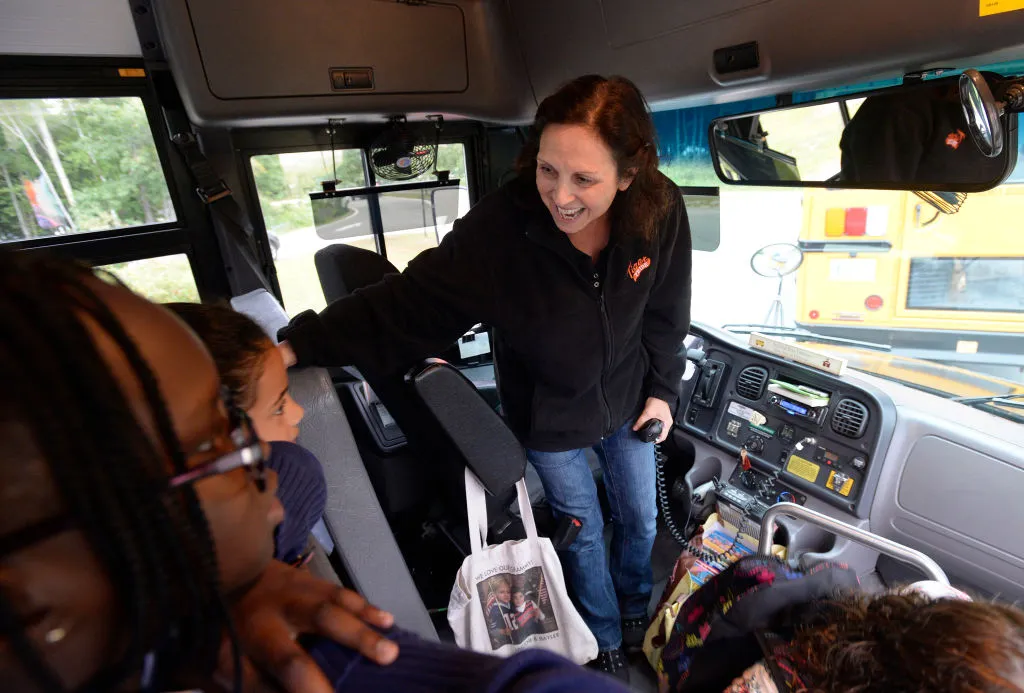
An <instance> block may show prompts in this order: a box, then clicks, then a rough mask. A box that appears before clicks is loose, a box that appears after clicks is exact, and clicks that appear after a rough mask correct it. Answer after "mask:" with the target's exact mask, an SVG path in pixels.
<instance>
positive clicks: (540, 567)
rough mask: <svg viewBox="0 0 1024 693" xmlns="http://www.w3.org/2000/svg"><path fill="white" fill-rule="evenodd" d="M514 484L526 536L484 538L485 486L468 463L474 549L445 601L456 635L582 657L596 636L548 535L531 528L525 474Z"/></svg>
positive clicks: (479, 644) (509, 650)
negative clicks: (493, 541) (495, 541)
mask: <svg viewBox="0 0 1024 693" xmlns="http://www.w3.org/2000/svg"><path fill="white" fill-rule="evenodd" d="M516 489H517V490H518V492H519V512H520V516H521V517H522V520H523V525H524V526H525V528H526V539H522V540H520V541H506V542H505V543H504V544H499V545H497V546H487V545H486V542H487V506H486V503H485V500H484V499H485V496H484V494H485V491H484V487H483V486H482V485H481V484H480V481H479V480H477V478H476V476H475V475H474V474H473V473H472V472H471V471H469V469H467V470H466V507H467V510H468V513H469V539H470V545H471V546H472V549H473V552H472V553H471V554H470V555H469V556H466V560H464V561H463V562H462V567H461V568H460V569H459V574H458V576H457V577H456V579H455V586H454V587H453V588H452V595H451V599H450V600H449V602H448V623H449V624H450V625H451V627H452V630H453V631H454V632H455V642H456V643H457V644H458V645H459V647H463V648H467V649H470V650H476V651H477V652H486V653H488V654H494V655H498V656H501V657H507V656H509V655H512V654H515V653H516V652H520V651H522V650H525V649H529V648H540V649H544V650H550V651H551V652H555V653H557V654H560V655H562V656H563V657H566V658H568V659H571V660H572V661H574V662H576V663H577V664H585V663H587V662H589V661H591V660H592V659H595V658H596V657H597V640H595V639H594V635H593V633H591V632H590V629H589V628H587V625H586V624H585V623H584V622H583V618H582V617H581V616H580V614H579V612H578V611H576V607H574V606H573V604H572V602H570V601H569V595H568V594H567V593H566V590H565V578H564V577H563V576H562V566H561V564H560V563H559V561H558V554H556V553H555V547H554V546H552V544H551V540H550V539H548V538H547V537H538V536H537V525H536V524H535V523H534V521H533V509H532V508H531V507H530V497H529V494H528V493H527V491H526V480H525V479H520V481H519V482H518V483H517V484H516Z"/></svg>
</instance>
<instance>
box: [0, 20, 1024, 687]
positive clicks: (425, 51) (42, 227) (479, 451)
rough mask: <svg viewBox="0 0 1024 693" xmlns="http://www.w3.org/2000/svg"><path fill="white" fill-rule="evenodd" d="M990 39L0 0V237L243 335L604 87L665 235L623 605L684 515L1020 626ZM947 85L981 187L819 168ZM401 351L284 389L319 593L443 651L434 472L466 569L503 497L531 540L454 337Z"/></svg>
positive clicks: (496, 178)
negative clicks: (684, 320) (657, 416)
mask: <svg viewBox="0 0 1024 693" xmlns="http://www.w3.org/2000/svg"><path fill="white" fill-rule="evenodd" d="M1022 30H1024V3H1021V2H1019V1H1017V0H979V1H978V2H975V1H974V0H904V1H903V2H899V3H892V2H882V1H881V0H863V1H862V2H860V3H822V2H814V1H813V0H719V1H718V2H714V3H709V2H672V1H670V0H559V1H558V2H551V1H550V0H445V1H444V2H440V1H434V0H394V1H392V0H306V1H305V2H301V3H280V2H272V1H271V0H244V1H243V0H219V1H218V2H197V1H196V0H88V1H87V2H82V1H81V0H78V1H77V2H71V1H70V0H6V2H4V3H3V4H2V6H0V139H2V141H3V147H0V244H2V247H3V248H4V249H7V250H18V251H20V252H27V253H56V254H60V255H65V256H69V257H73V258H77V259H80V260H85V261H87V262H88V263H90V264H92V265H94V266H96V267H104V268H107V269H109V270H110V271H112V272H113V273H114V274H116V275H117V276H118V277H120V278H121V279H122V280H123V281H124V282H125V283H126V284H128V285H129V286H130V287H131V288H133V289H134V290H136V291H137V292H139V293H141V294H142V295H145V296H147V297H148V298H151V299H152V300H154V301H158V302H165V301H230V302H231V305H232V306H233V307H235V309H237V310H240V311H242V312H245V313H247V314H248V315H250V316H252V317H254V318H255V319H256V320H257V321H259V322H260V324H261V325H263V326H264V327H265V328H266V329H267V331H268V333H270V334H276V330H277V328H278V327H281V326H283V325H284V324H286V323H287V321H288V319H289V318H290V317H292V316H295V315H297V314H298V313H300V312H302V311H304V310H307V309H313V310H320V309H323V308H324V307H325V306H326V305H327V304H328V303H329V302H330V301H331V300H334V299H336V298H339V297H342V296H345V295H347V294H349V293H351V292H352V291H355V290H356V289H358V288H359V287H361V286H365V285H367V284H370V283H373V282H375V281H377V280H378V279H380V278H381V277H382V276H384V275H385V274H387V273H389V272H394V271H401V270H402V269H403V268H404V267H405V265H406V263H408V261H409V260H410V259H412V258H413V257H414V256H416V255H417V254H418V253H420V252H422V251H424V250H427V249H429V248H432V247H435V246H437V245H438V243H439V242H440V241H441V239H442V238H443V236H444V234H445V233H447V232H448V231H450V230H451V228H452V224H453V223H454V222H455V220H456V219H457V218H458V217H459V216H460V215H462V214H464V213H465V212H466V211H467V210H468V209H470V208H471V206H472V205H473V204H474V203H476V202H477V201H478V200H480V199H481V198H482V197H483V196H485V195H487V194H488V193H490V192H492V191H494V190H496V189H497V188H498V187H500V186H501V185H502V184H503V183H505V182H506V181H507V180H509V178H510V176H512V175H513V162H514V160H515V157H516V154H517V153H518V151H519V148H520V146H521V144H522V143H523V141H524V137H525V132H526V128H527V127H529V125H530V123H531V120H532V117H533V114H534V111H535V110H536V108H537V106H538V103H539V102H540V100H542V99H543V98H544V97H545V96H546V95H547V94H550V93H552V92H553V91H554V90H555V89H557V87H558V86H559V85H560V84H562V83H564V82H565V81H567V80H569V79H571V78H573V77H576V76H578V75H582V74H588V73H601V74H609V75H610V74H621V75H624V76H626V77H628V78H630V79H631V80H633V81H634V82H635V83H636V84H637V85H638V86H639V87H640V89H641V90H642V91H643V93H644V95H645V96H646V98H647V99H648V101H649V104H650V106H651V110H652V112H653V116H654V121H655V124H656V125H657V128H658V139H659V141H658V147H659V155H660V160H661V168H662V171H663V172H664V173H665V174H666V175H668V176H669V178H671V179H672V180H673V182H675V183H676V184H677V185H678V186H679V188H680V194H681V195H683V196H684V199H685V200H686V203H687V208H688V210H689V215H690V219H691V226H692V233H693V244H694V255H693V299H692V318H693V320H692V326H691V329H690V335H689V336H688V338H687V340H686V343H685V345H683V347H682V349H683V350H684V351H685V354H686V356H687V359H688V366H687V372H686V375H685V376H684V378H683V381H682V382H680V383H679V387H680V395H681V399H680V405H679V407H678V410H677V411H676V412H675V426H674V427H673V429H672V431H671V433H670V435H669V438H668V440H667V441H666V442H665V443H664V444H662V445H661V446H660V451H659V514H660V527H661V531H660V532H659V537H658V540H657V542H656V545H655V551H654V556H653V562H654V567H655V578H656V580H657V581H658V582H657V584H656V586H655V596H658V595H660V591H661V589H662V587H663V586H664V583H665V581H666V580H667V578H668V576H669V571H670V570H671V568H672V565H673V563H674V561H675V559H676V558H677V556H678V555H679V553H680V551H681V550H682V549H681V546H680V543H679V542H680V541H682V540H685V539H687V538H688V537H689V536H691V535H692V533H693V532H694V531H695V530H696V529H697V527H698V526H699V524H700V522H702V521H703V520H704V519H705V518H707V516H708V515H709V514H710V513H711V512H712V510H713V509H714V508H717V510H718V513H719V516H720V517H721V518H722V519H723V520H728V521H730V522H732V523H734V524H735V525H736V526H738V527H739V528H740V529H741V530H742V531H743V532H745V533H746V534H747V535H748V536H750V537H752V538H753V541H754V543H755V544H756V542H757V540H758V539H761V540H762V541H768V542H769V543H771V542H774V543H775V544H780V545H783V546H785V547H786V552H787V560H789V561H791V562H793V563H794V564H799V565H803V566H809V565H813V564H814V563H815V562H819V561H823V560H835V561H841V562H844V563H846V564H849V565H851V566H853V567H855V568H856V569H857V571H858V573H859V574H860V575H861V577H862V581H863V582H864V584H865V585H867V586H873V587H877V588H879V589H880V588H882V587H884V586H886V585H891V584H896V583H900V582H904V581H907V580H914V579H921V577H922V576H927V577H933V576H935V575H940V576H943V577H948V580H949V581H950V582H951V583H952V584H954V585H955V586H957V587H960V588H963V589H966V590H969V591H970V592H972V593H974V594H979V595H984V596H985V597H986V598H993V599H998V600H1004V601H1007V602H1017V601H1019V600H1021V599H1024V532H1022V531H1020V530H1021V527H1022V526H1024V511H1022V510H1021V504H1020V499H1021V497H1024V411H1022V409H1024V404H1022V402H1024V399H1022V396H1024V341H1022V340H1024V236H1021V235H1020V234H1019V232H1015V231H1013V229H1014V228H1017V226H1016V222H1013V219H1014V218H1016V215H1017V214H1024V195H1022V192H1024V187H1021V186H1022V185H1024V184H1022V183H1021V182H1020V181H1022V180H1024V174H1022V173H1021V172H1020V171H1017V170H1016V166H1017V165H1018V161H1017V160H1018V157H1017V152H1018V150H1019V148H1020V147H1021V143H1022V142H1024V140H1021V139H1020V136H1019V134H1018V130H1017V120H1016V118H1017V116H1016V113H1015V112H1014V110H1015V108H1016V109H1020V108H1021V107H1022V106H1024V103H1018V104H1017V105H1016V106H1014V105H1013V104H1014V103H1015V102H1014V101H1013V99H1014V98H1015V94H1016V93H1017V92H1016V91H1014V90H1015V89H1017V88H1018V87H1019V84H1018V83H1017V82H1015V81H1014V79H1015V78H1019V77H1020V76H1021V75H1022V74H1024V39H1022V38H1021V37H1022V36H1024V31H1022ZM965 71H968V72H965ZM971 71H976V72H971ZM961 75H968V77H971V78H972V79H973V76H974V75H979V76H980V79H981V80H982V82H985V81H986V79H987V84H988V85H990V86H991V87H992V89H993V90H994V91H995V92H996V97H998V98H996V97H992V98H988V97H987V96H986V98H987V99H988V100H986V101H985V102H984V103H982V102H979V103H980V104H981V105H980V106H979V109H981V110H979V113H981V116H985V115H986V113H987V114H988V115H992V114H993V113H994V117H995V120H994V121H992V123H995V125H997V126H998V127H997V129H998V132H997V133H994V134H993V133H989V134H991V135H992V137H993V138H994V139H990V140H989V144H993V145H999V148H1000V153H999V154H998V156H996V157H989V158H990V160H991V161H994V162H997V164H998V165H995V164H994V166H996V167H995V168H993V169H992V171H994V173H985V174H984V175H981V174H979V175H980V177H979V178H978V180H976V181H968V180H965V179H964V178H962V177H959V176H958V175H956V174H955V172H952V171H949V170H936V171H933V172H931V173H928V174H927V175H925V176H924V177H923V178H921V177H919V178H917V179H912V178H906V179H902V180H900V179H896V178H893V179H888V180H882V179H880V178H878V177H875V178H874V179H871V178H870V177H869V178H866V179H861V180H860V181H859V182H858V181H855V180H852V179H848V178H844V176H843V175H841V173H842V172H841V171H840V168H839V165H840V146H839V137H840V136H841V135H842V133H843V132H844V129H845V128H847V126H849V125H850V123H852V122H854V121H853V119H854V118H855V116H856V110H857V109H858V108H862V107H863V104H864V103H866V101H865V100H864V99H865V98H867V97H870V96H871V95H873V94H878V93H883V94H898V95H903V94H906V93H909V90H912V89H922V88H924V87H931V88H934V89H937V90H938V89H940V88H944V85H947V86H948V85H960V84H964V83H965V82H964V80H965V79H966V78H962V77H961ZM1014 85H1016V86H1014ZM950 88H953V87H952V86H951V87H950ZM879 90H882V91H881V92H880V91H879ZM996 101H998V103H996ZM993 104H995V106H994V107H995V108H996V111H992V112H985V111H984V107H986V106H992V105H993ZM801 107H806V108H801ZM959 107H960V106H959V105H958V108H959ZM787 118H789V120H788V121H787V120H786V119H787ZM990 124H991V123H990ZM981 125H984V123H981V124H980V125H979V127H980V126H981ZM952 134H955V133H951V135H952ZM974 136H975V133H974V132H972V133H968V134H965V133H961V134H960V136H959V139H956V144H957V145H960V143H961V141H966V142H967V143H968V145H969V143H970V142H971V139H970V138H973V137H974ZM968 145H963V146H968ZM979 146H981V145H980V144H979ZM730 147H731V148H733V149H730ZM952 148H954V149H955V148H956V147H952ZM730 152H732V154H730ZM736 152H740V153H739V154H737V153H736ZM744 152H745V154H744ZM766 152H767V154H766ZM754 155H756V156H757V157H761V159H760V160H759V162H754V163H750V164H749V166H747V165H746V164H744V163H743V162H744V161H747V159H745V158H744V157H748V158H749V156H754ZM737 162H739V163H737ZM748 163H749V162H748ZM766 163H767V165H763V164H766ZM1020 165H1024V164H1020ZM842 167H843V169H846V164H845V163H843V164H842ZM768 169H770V170H771V171H770V172H768ZM352 329H353V330H359V329H362V326H360V325H352ZM815 355H818V356H821V357H822V358H818V359H817V361H816V360H815V359H816V357H815ZM822 355H823V356H822ZM434 356H435V357H436V358H435V359H432V360H428V361H426V362H424V363H422V364H419V365H417V366H416V367H415V368H413V369H412V370H411V371H409V372H404V373H363V372H360V371H359V370H357V369H355V368H351V367H346V368H331V369H322V368H305V369H293V371H292V372H291V373H290V381H291V387H292V392H293V395H294V396H295V398H296V399H297V400H298V401H299V402H300V404H302V405H303V406H305V407H306V410H307V415H306V420H305V421H304V422H303V424H302V430H301V435H300V443H302V444H303V445H305V446H307V447H308V448H310V449H311V450H312V451H313V452H314V453H315V454H316V455H317V457H318V458H319V459H320V461H321V462H322V464H323V465H324V470H325V474H326V476H327V480H328V486H329V497H328V508H327V514H326V516H325V521H326V525H327V528H328V530H329V533H330V540H329V544H331V546H330V548H331V553H330V555H329V557H328V559H329V566H327V567H325V568H322V569H323V570H325V571H326V572H327V573H329V574H330V575H331V576H332V578H333V579H336V580H338V581H339V582H341V583H342V584H345V585H346V586H349V587H352V588H354V589H356V590H358V591H360V592H361V593H362V594H363V595H364V596H366V597H367V598H368V599H369V600H370V601H371V602H373V603H375V604H377V605H378V606H381V607H382V608H385V609H388V610H391V611H392V612H393V613H394V614H395V615H396V618H397V622H398V624H399V625H401V626H403V627H406V628H408V629H410V630H413V631H415V632H417V633H419V634H421V635H423V636H424V637H429V638H439V639H443V640H450V639H451V637H452V635H451V631H450V629H449V627H448V624H447V620H446V616H445V610H446V608H447V606H448V600H449V593H450V591H451V585H452V581H453V579H454V576H455V574H456V571H457V570H458V567H459V565H460V564H461V562H462V560H463V558H464V557H465V556H466V555H467V553H468V552H469V542H468V533H467V528H466V517H465V515H466V510H465V495H464V489H463V486H462V482H461V475H462V472H463V469H464V468H465V467H466V466H467V465H468V466H469V467H470V468H471V469H472V470H473V471H474V472H476V473H477V475H478V476H479V477H480V478H481V481H482V482H483V483H484V485H485V487H486V488H487V489H488V491H490V493H491V495H490V496H489V499H488V503H489V524H490V541H491V542H492V543H493V542H500V541H504V540H507V539H515V538H520V537H521V536H522V535H521V531H522V526H521V524H520V523H519V522H518V511H517V509H516V505H515V503H514V502H513V499H514V495H515V492H514V487H513V485H512V484H513V483H514V481H515V480H516V479H517V478H519V477H520V476H521V475H522V474H524V473H525V474H526V476H527V481H528V485H529V488H530V497H531V501H532V504H533V506H534V513H535V515H536V517H537V519H538V524H539V525H541V527H542V533H548V534H551V533H553V532H555V531H556V530H557V523H556V522H555V521H554V519H553V517H552V515H551V512H550V509H549V508H547V507H546V503H545V499H544V493H543V489H542V488H541V486H540V484H539V480H538V479H537V478H536V476H535V474H534V473H533V472H532V469H530V468H529V467H528V465H527V464H526V460H525V456H524V452H523V450H522V447H521V445H520V444H519V442H518V441H517V440H516V439H515V437H514V436H513V435H512V434H511V433H510V431H509V430H508V429H507V428H506V427H505V426H504V424H503V422H502V420H501V418H500V415H499V414H498V412H499V411H500V402H499V400H498V395H497V390H496V386H495V377H496V375H495V372H494V366H493V360H492V354H491V349H490V340H489V334H488V326H487V325H478V326H477V327H475V328H474V329H473V330H472V331H471V332H469V333H467V334H466V335H464V336H463V337H462V338H461V339H460V340H458V342H457V343H455V344H453V345H451V347H450V348H449V349H447V350H446V351H444V352H442V353H438V354H435V355H434ZM453 402H457V406H456V405H453ZM741 457H745V458H746V460H745V461H741ZM594 466H595V469H596V467H597V465H596V461H595V464H594ZM773 508H775V510H772V509H773ZM1014 508H1017V510H1014ZM766 516H767V520H766ZM606 517H607V513H606ZM763 532H769V533H771V534H770V536H767V537H763V536H762V533H763ZM643 666H646V665H639V664H638V665H637V669H638V670H639V669H643ZM632 685H633V687H634V689H635V690H654V689H655V686H654V682H653V675H652V674H650V673H646V674H636V675H634V676H633V684H632Z"/></svg>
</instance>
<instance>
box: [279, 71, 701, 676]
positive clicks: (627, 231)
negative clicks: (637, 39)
mask: <svg viewBox="0 0 1024 693" xmlns="http://www.w3.org/2000/svg"><path fill="white" fill-rule="evenodd" d="M517 168H518V172H519V176H518V178H517V179H516V180H514V181H512V182H511V183H509V184H508V185H506V186H504V187H503V188H501V189H500V190H498V191H497V192H495V193H493V194H491V195H488V196H487V197H485V198H484V199H483V200H481V201H480V202H479V203H478V204H477V205H476V206H475V207H474V208H473V209H472V210H470V212H469V213H468V214H467V215H466V216H465V217H464V218H462V219H461V220H459V221H458V222H456V223H455V227H454V229H453V230H452V232H451V233H450V234H448V235H447V236H445V238H444V239H443V241H442V242H441V245H440V246H439V247H437V248H435V249H432V250H427V251H425V252H423V253H421V254H420V255H419V256H418V257H417V258H415V259H414V260H413V261H412V262H410V263H409V266H408V268H407V269H406V270H405V272H403V273H402V274H400V275H391V276H388V277H386V278H385V279H384V280H383V281H382V282H380V283H378V284H376V285H374V286H371V287H367V288H365V289H363V290H361V291H357V292H355V294H353V295H352V296H350V297H346V298H344V299H341V300H339V301H336V302H334V303H333V304H331V305H330V306H328V307H327V308H326V309H325V310H324V311H323V312H322V313H320V315H319V316H318V315H315V314H313V313H311V312H308V311H307V312H306V313H303V314H300V315H299V316H297V317H296V318H295V319H294V320H293V321H292V323H291V324H290V325H289V326H288V327H286V328H285V329H284V330H282V332H281V335H280V336H281V338H282V339H283V340H287V342H288V344H287V347H289V348H290V349H291V351H292V352H293V355H294V359H296V360H297V361H298V363H300V364H308V363H316V364H320V365H345V364H355V365H356V366H357V367H359V368H364V369H366V370H370V371H376V372H379V373H391V372H396V371H398V370H399V369H402V368H404V367H407V366H409V365H411V364H412V363H414V362H415V361H416V360H417V359H419V358H422V357H425V356H428V355H430V354H431V353H435V352H437V351H439V350H441V349H442V348H444V347H446V346H448V345H450V344H451V343H452V342H453V341H454V340H455V339H456V338H458V337H459V336H460V335H461V334H463V333H464V332H465V331H466V330H467V329H468V328H470V327H471V326H472V325H474V324H475V323H477V322H484V323H486V324H488V325H490V326H492V327H493V328H494V330H495V347H494V352H495V360H496V364H497V370H498V375H499V391H500V395H501V402H502V407H503V410H504V412H505V415H506V417H507V420H508V423H509V426H510V427H511V428H512V430H513V431H514V432H515V433H516V434H517V435H518V436H519V438H520V440H521V441H522V442H523V443H524V445H525V446H526V447H527V454H528V457H529V459H530V461H531V463H532V464H533V465H534V467H535V468H536V470H537V472H538V474H539V475H540V478H541V481H542V482H543V484H544V489H545V491H546V493H547V498H548V501H549V502H550V504H551V506H552V507H553V508H554V510H555V511H556V512H557V513H558V514H560V515H569V516H572V517H575V518H577V519H579V520H581V521H582V525H583V526H582V530H581V531H580V533H579V535H578V536H577V538H576V540H575V542H574V543H573V545H572V547H571V548H570V549H569V550H568V551H567V552H566V555H565V557H564V562H565V567H566V572H567V573H568V576H569V580H570V581H571V583H572V587H573V588H574V591H575V594H576V596H577V602H578V606H579V608H580V612H581V614H582V615H583V618H584V620H585V621H586V622H587V625H588V626H589V627H590V629H591V630H592V631H593V633H594V635H595V637H596V638H597V642H598V646H599V649H600V651H601V655H600V657H599V659H598V660H597V661H596V662H595V664H596V665H597V666H598V667H600V668H601V669H603V670H605V671H607V672H609V673H613V674H616V675H619V676H622V677H625V675H626V674H625V672H626V669H625V660H624V657H623V656H622V651H621V647H622V645H623V643H624V642H625V643H626V645H627V646H629V647H634V646H638V645H639V644H640V643H641V642H642V639H643V632H644V627H645V625H646V615H647V605H648V602H649V599H650V592H651V584H652V576H651V565H650V554H651V548H652V545H653V542H654V536H655V532H656V516H657V511H656V504H655V461H654V448H653V445H651V444H648V443H644V442H642V441H640V440H639V439H638V437H637V436H636V435H635V434H634V431H636V430H638V429H639V428H640V427H641V426H643V425H644V424H645V423H646V422H647V421H649V420H651V419H658V420H660V421H661V422H662V426H663V429H662V430H663V432H662V434H661V440H664V438H665V437H666V436H667V435H668V432H669V431H670V430H671V427H672V422H673V411H674V409H675V407H676V404H677V399H678V395H677V390H678V384H679V381H680V378H681V377H682V373H683V369H684V360H683V358H682V357H681V356H680V355H679V351H680V346H681V345H682V341H683V338H684V337H685V335H686V332H687V329H688V327H689V307H690V268H691V260H690V231H689V225H688V223H687V218H686V210H685V209H684V207H683V203H682V200H681V198H680V196H679V194H678V193H677V191H676V189H675V187H674V186H673V184H672V183H671V181H669V180H668V179H667V178H666V177H665V176H664V175H662V174H661V173H660V172H659V171H658V154H657V145H656V142H655V129H654V125H653V122H652V120H651V117H650V114H649V112H648V110H647V107H646V104H645V102H644V99H643V96H642V95H641V94H640V92H639V91H638V90H637V88H636V86H635V85H633V84H632V83H631V82H630V81H629V80H626V79H624V78H621V77H612V78H604V77H599V76H586V77H580V78H578V79H576V80H574V81H572V82H570V83H569V84H567V85H565V86H564V87H562V88H561V89H560V90H559V91H558V92H556V93H555V94H554V95H552V96H550V97H548V98H547V99H545V100H544V102H543V103H541V105H540V107H539V108H538V110H537V116H536V119H535V121H534V125H533V130H532V134H531V137H530V139H529V141H528V143H527V144H526V146H525V147H524V149H523V151H522V153H521V155H520V158H519V161H518V165H517ZM587 448H593V449H594V450H595V451H596V453H597V455H598V458H599V459H600V462H601V466H602V468H603V471H604V481H605V485H606V488H607V490H608V496H609V501H610V505H611V512H612V521H613V524H614V534H613V540H612V551H611V561H610V565H611V570H610V571H609V563H608V561H607V560H606V557H605V548H604V543H603V539H602V534H603V527H604V521H603V518H602V515H601V510H600V505H599V503H598V496H597V489H596V486H595V484H594V481H593V478H592V476H591V471H590V468H589V466H588V464H587V461H586V458H585V455H584V453H585V451H586V449H587Z"/></svg>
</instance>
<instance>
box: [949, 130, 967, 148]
mask: <svg viewBox="0 0 1024 693" xmlns="http://www.w3.org/2000/svg"><path fill="white" fill-rule="evenodd" d="M965 137H967V135H965V134H964V131H963V130H957V131H956V132H951V133H949V134H948V135H946V146H947V147H949V148H950V149H959V148H960V143H961V142H963V141H964V138H965Z"/></svg>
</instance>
